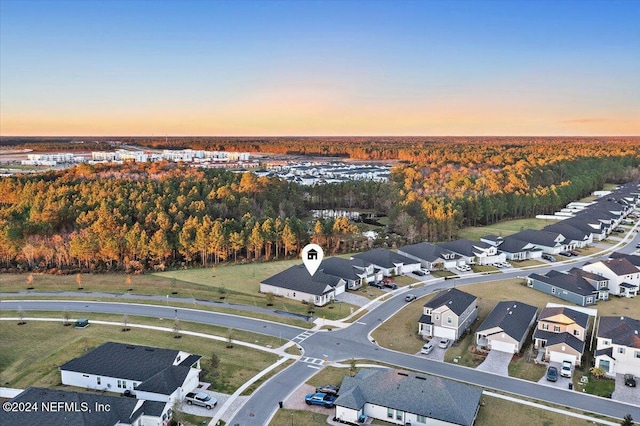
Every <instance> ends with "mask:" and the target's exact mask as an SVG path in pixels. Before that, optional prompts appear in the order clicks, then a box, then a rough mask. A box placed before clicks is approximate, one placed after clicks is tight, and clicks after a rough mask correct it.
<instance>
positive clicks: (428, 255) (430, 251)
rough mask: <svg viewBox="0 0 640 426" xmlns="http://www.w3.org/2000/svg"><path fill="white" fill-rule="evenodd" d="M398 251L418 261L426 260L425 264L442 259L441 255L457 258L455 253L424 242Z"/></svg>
mask: <svg viewBox="0 0 640 426" xmlns="http://www.w3.org/2000/svg"><path fill="white" fill-rule="evenodd" d="M398 250H400V251H402V252H404V253H408V254H410V255H412V256H415V257H417V258H419V259H423V260H426V261H427V262H435V261H436V260H439V259H444V257H443V254H448V255H453V256H455V257H458V256H457V255H456V254H455V253H453V252H452V251H450V250H447V249H445V248H444V247H441V246H439V245H435V244H431V243H426V242H423V243H418V244H412V245H409V246H403V247H400V248H399V249H398Z"/></svg>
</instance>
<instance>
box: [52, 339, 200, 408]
mask: <svg viewBox="0 0 640 426" xmlns="http://www.w3.org/2000/svg"><path fill="white" fill-rule="evenodd" d="M200 358H202V357H201V356H200V355H192V354H189V353H187V352H183V351H178V350H174V349H163V348H154V347H150V346H140V345H131V344H125V343H115V342H107V343H103V344H102V345H100V346H98V347H97V348H95V349H93V350H91V351H89V352H87V353H85V354H84V355H81V356H79V357H78V358H74V359H72V360H71V361H69V362H67V363H65V364H63V365H62V366H60V373H61V376H62V384H64V385H69V386H77V387H80V388H85V389H93V390H100V391H109V392H118V393H125V392H126V391H128V392H130V393H132V394H134V395H135V396H136V398H139V399H144V400H149V401H159V402H173V401H179V400H182V399H183V398H184V395H186V394H187V393H188V392H191V391H192V390H193V389H195V388H196V387H198V383H199V376H200V371H201V370H200Z"/></svg>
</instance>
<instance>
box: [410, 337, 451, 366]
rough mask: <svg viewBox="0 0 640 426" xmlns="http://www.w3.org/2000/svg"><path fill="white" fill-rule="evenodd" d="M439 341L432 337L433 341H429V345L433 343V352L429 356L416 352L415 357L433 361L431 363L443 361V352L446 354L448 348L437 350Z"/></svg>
mask: <svg viewBox="0 0 640 426" xmlns="http://www.w3.org/2000/svg"><path fill="white" fill-rule="evenodd" d="M439 341H440V339H439V338H437V337H434V338H433V339H431V343H433V350H432V351H431V353H430V354H427V355H425V354H421V353H420V352H418V353H417V354H416V355H418V356H421V357H424V358H427V359H430V360H433V361H444V354H445V352H447V349H448V348H447V349H442V348H439V347H438V342H439ZM425 343H427V342H425Z"/></svg>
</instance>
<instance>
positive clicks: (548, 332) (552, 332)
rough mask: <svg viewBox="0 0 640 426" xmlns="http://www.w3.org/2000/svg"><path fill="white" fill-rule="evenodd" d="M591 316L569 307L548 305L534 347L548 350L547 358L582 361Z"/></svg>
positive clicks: (545, 353) (554, 360) (536, 334)
mask: <svg viewBox="0 0 640 426" xmlns="http://www.w3.org/2000/svg"><path fill="white" fill-rule="evenodd" d="M588 327H589V315H587V314H585V313H583V312H578V311H575V310H573V309H569V308H566V307H549V306H547V307H546V308H544V309H543V310H542V312H541V313H540V317H539V318H538V325H537V327H536V329H535V331H534V332H533V342H534V347H535V348H536V349H538V350H539V351H544V360H545V361H548V362H549V361H551V362H562V361H570V362H571V364H573V365H580V364H581V363H582V354H584V347H585V337H586V335H587V328H588Z"/></svg>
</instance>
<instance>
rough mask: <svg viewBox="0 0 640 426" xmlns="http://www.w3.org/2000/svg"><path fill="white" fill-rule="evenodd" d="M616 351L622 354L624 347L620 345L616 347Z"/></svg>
mask: <svg viewBox="0 0 640 426" xmlns="http://www.w3.org/2000/svg"><path fill="white" fill-rule="evenodd" d="M618 353H619V354H623V353H624V348H623V347H622V346H620V347H619V348H618Z"/></svg>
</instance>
